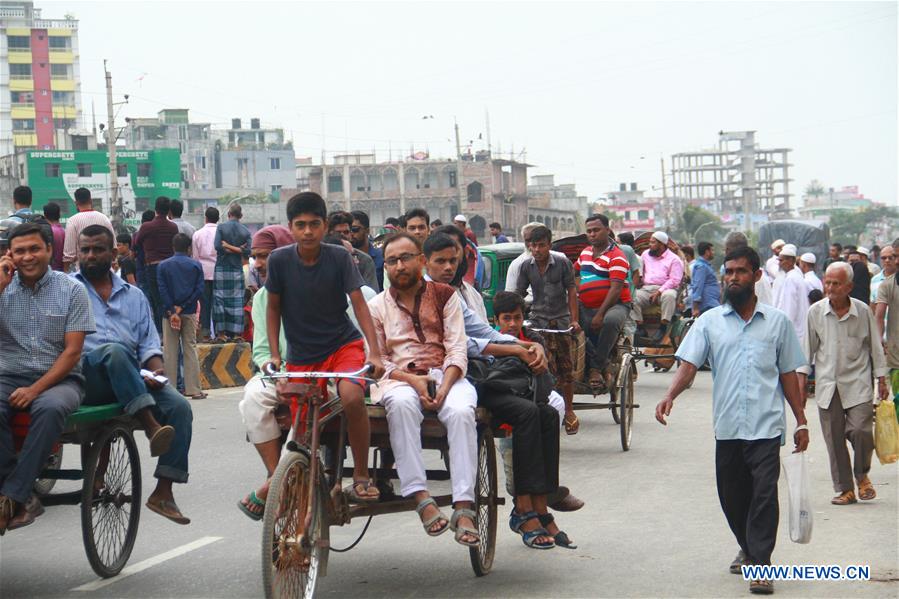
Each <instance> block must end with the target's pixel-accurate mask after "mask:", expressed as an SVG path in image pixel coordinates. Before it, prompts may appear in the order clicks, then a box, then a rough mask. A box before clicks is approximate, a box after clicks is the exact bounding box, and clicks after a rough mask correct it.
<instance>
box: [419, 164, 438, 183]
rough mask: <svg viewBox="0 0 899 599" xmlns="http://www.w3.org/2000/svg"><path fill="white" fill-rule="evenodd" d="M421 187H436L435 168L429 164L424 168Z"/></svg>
mask: <svg viewBox="0 0 899 599" xmlns="http://www.w3.org/2000/svg"><path fill="white" fill-rule="evenodd" d="M422 187H424V188H425V189H436V188H437V169H436V168H434V167H433V166H429V167H428V168H426V169H425V172H424V180H423V184H422Z"/></svg>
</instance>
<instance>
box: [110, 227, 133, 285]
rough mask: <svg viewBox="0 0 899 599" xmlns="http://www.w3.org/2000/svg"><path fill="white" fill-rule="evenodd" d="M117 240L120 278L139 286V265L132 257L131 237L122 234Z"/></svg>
mask: <svg viewBox="0 0 899 599" xmlns="http://www.w3.org/2000/svg"><path fill="white" fill-rule="evenodd" d="M115 240H116V252H117V253H118V262H119V276H120V277H122V279H124V280H125V282H126V283H130V284H132V285H137V263H135V262H134V258H132V257H131V235H129V234H128V233H122V234H120V235H119V236H117V237H116V239H115Z"/></svg>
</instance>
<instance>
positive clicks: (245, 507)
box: [237, 491, 265, 522]
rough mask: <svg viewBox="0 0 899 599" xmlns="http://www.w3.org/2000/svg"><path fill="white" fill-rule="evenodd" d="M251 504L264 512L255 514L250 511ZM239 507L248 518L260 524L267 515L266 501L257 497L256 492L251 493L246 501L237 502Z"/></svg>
mask: <svg viewBox="0 0 899 599" xmlns="http://www.w3.org/2000/svg"><path fill="white" fill-rule="evenodd" d="M249 504H252V505H254V506H256V507H260V508H262V511H259V512H254V511H253V510H251V509H250V505H249ZM237 507H238V508H239V509H240V511H242V512H243V513H244V514H246V515H247V518H249V519H250V520H255V521H257V522H258V521H259V520H262V516H263V514H264V513H265V500H263V499H259V496H258V495H256V491H250V494H249V495H247V497H246V499H242V500H240V501H238V502H237Z"/></svg>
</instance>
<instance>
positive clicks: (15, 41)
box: [6, 35, 31, 50]
mask: <svg viewBox="0 0 899 599" xmlns="http://www.w3.org/2000/svg"><path fill="white" fill-rule="evenodd" d="M6 41H7V44H9V49H10V50H28V49H30V48H31V38H30V37H29V36H27V35H10V36H7V38H6Z"/></svg>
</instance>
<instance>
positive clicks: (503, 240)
mask: <svg viewBox="0 0 899 599" xmlns="http://www.w3.org/2000/svg"><path fill="white" fill-rule="evenodd" d="M496 243H509V238H508V237H506V236H505V235H503V234H502V233H500V234H499V235H497V236H496Z"/></svg>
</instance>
